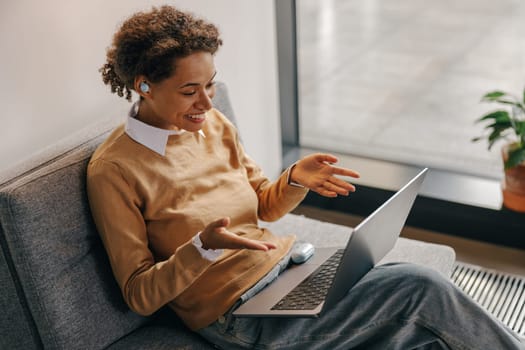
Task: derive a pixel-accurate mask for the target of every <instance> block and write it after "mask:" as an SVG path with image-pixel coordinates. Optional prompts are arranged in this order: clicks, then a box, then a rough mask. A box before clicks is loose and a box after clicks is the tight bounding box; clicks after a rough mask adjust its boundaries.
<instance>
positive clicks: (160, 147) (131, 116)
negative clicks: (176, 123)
mask: <svg viewBox="0 0 525 350" xmlns="http://www.w3.org/2000/svg"><path fill="white" fill-rule="evenodd" d="M139 102H140V101H137V102H135V103H134V104H133V106H131V109H130V110H129V113H128V119H127V120H126V129H125V130H126V134H128V136H129V137H131V138H132V139H133V140H135V141H136V142H138V143H140V144H141V145H143V146H145V147H147V148H149V149H150V150H152V151H154V152H156V153H158V154H160V155H161V156H163V157H164V156H166V145H167V143H168V137H170V136H171V135H180V134H183V133H185V132H187V131H186V130H166V129H161V128H157V127H155V126H151V125H149V124H146V123H144V122H142V121H140V120H138V119H137V118H136V117H137V114H138V112H139ZM198 132H199V135H201V136H202V137H206V135H205V134H204V132H203V131H202V130H199V131H198ZM191 242H192V244H193V246H194V247H195V248H197V250H198V251H199V253H200V254H201V256H202V257H203V258H204V259H207V260H209V261H215V260H217V258H218V257H219V256H220V255H221V254H222V252H223V250H222V249H204V248H202V242H201V239H200V232H198V233H197V234H196V235H195V236H194V237H193V238H192V240H191Z"/></svg>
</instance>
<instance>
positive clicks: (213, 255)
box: [191, 232, 223, 261]
mask: <svg viewBox="0 0 525 350" xmlns="http://www.w3.org/2000/svg"><path fill="white" fill-rule="evenodd" d="M191 243H192V244H193V245H194V246H195V248H197V250H198V251H199V253H200V254H201V256H202V257H203V258H204V259H206V260H209V261H215V260H217V258H218V257H219V256H221V254H222V252H223V249H204V248H203V247H202V241H201V233H200V232H199V233H197V234H196V235H195V236H194V237H193V238H192V240H191Z"/></svg>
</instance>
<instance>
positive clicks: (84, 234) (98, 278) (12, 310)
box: [0, 84, 455, 350]
mask: <svg viewBox="0 0 525 350" xmlns="http://www.w3.org/2000/svg"><path fill="white" fill-rule="evenodd" d="M214 102H215V105H216V106H217V107H218V109H220V110H222V111H223V112H224V113H225V114H226V115H227V116H228V117H230V118H231V119H232V120H233V119H234V116H233V112H232V109H231V106H230V103H229V100H228V96H227V92H226V89H225V86H224V85H223V84H218V92H217V95H216V97H215V99H214ZM118 122H120V121H112V122H103V123H99V124H97V125H95V126H93V127H90V128H88V129H87V130H83V131H82V132H79V133H77V134H75V135H73V136H71V137H69V138H68V139H66V140H63V141H60V142H58V143H57V144H56V145H52V146H50V147H49V148H48V149H46V150H44V151H42V152H41V153H40V154H38V155H35V156H34V157H32V158H30V159H29V160H27V161H26V162H23V163H22V164H19V165H17V166H16V167H14V168H12V169H8V170H5V171H3V172H2V173H0V224H1V226H0V244H1V248H2V249H1V251H0V285H1V287H2V288H1V291H0V310H1V312H2V317H1V318H0V330H1V334H0V349H41V348H45V349H68V350H70V349H180V348H184V349H211V348H213V346H211V345H210V344H209V343H207V342H206V341H205V340H203V339H202V338H200V337H199V336H198V335H195V334H194V333H192V332H190V331H188V329H187V328H186V327H185V326H184V325H183V324H182V323H181V322H180V321H179V320H178V319H176V317H174V316H173V315H172V314H171V312H169V310H166V309H162V310H160V311H159V312H158V313H156V314H154V315H153V316H151V317H141V316H139V315H136V314H134V313H133V312H131V311H130V310H129V309H128V307H127V306H126V304H125V303H124V301H123V299H122V297H121V294H120V290H119V288H118V286H117V284H116V282H115V281H114V279H113V276H112V273H111V269H110V267H109V263H108V260H107V257H106V254H105V251H104V248H103V246H102V244H101V241H100V239H99V237H98V235H97V231H96V229H95V226H94V224H93V222H92V219H91V215H90V211H89V206H88V202H87V198H86V191H85V170H86V165H87V162H88V160H89V158H90V156H91V154H92V152H93V151H94V150H95V148H96V147H97V145H98V144H100V142H102V140H104V138H105V137H106V136H107V135H108V132H109V130H111V129H112V128H113V127H114V126H115V125H116V124H117V123H118ZM262 224H263V225H267V226H269V227H270V228H271V229H273V230H274V231H275V232H276V233H289V232H293V233H296V234H297V235H298V236H299V237H300V238H301V239H305V240H309V241H311V242H313V243H314V244H315V245H317V246H334V245H342V244H344V242H345V241H346V240H347V239H348V237H349V235H350V234H351V229H350V228H348V227H345V226H340V225H334V224H329V223H323V222H320V221H316V220H312V219H308V218H305V217H302V216H298V215H293V214H289V215H287V216H285V217H284V218H283V219H281V220H279V221H277V222H274V223H262ZM319 233H322V234H319ZM454 258H455V256H454V251H453V250H452V249H451V248H450V247H446V246H440V245H435V244H427V243H422V242H417V241H412V240H407V239H399V241H398V243H397V245H396V247H395V248H394V250H393V251H392V252H391V253H390V254H389V255H388V256H387V257H386V258H385V261H410V262H414V263H418V264H423V265H427V266H430V267H432V268H434V269H436V270H438V271H440V272H441V273H443V274H445V275H448V274H449V273H450V271H451V269H452V265H453V262H454Z"/></svg>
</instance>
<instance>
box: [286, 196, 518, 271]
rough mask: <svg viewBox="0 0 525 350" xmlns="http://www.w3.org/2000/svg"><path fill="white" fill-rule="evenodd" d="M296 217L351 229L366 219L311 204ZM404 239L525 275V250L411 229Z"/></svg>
mask: <svg viewBox="0 0 525 350" xmlns="http://www.w3.org/2000/svg"><path fill="white" fill-rule="evenodd" d="M294 214H300V215H304V216H306V217H310V218H314V219H318V220H322V221H325V222H331V223H335V224H340V225H345V226H350V227H355V226H357V224H359V222H361V220H362V217H359V216H355V215H349V214H344V213H340V212H335V211H330V210H325V209H319V208H315V207H312V206H307V205H300V206H299V207H298V208H296V209H295V210H294ZM401 236H402V237H406V238H411V239H416V240H420V241H425V242H432V243H439V244H445V245H448V246H451V247H452V248H454V250H455V251H456V260H457V261H461V262H465V263H468V264H473V265H477V266H481V267H485V268H488V269H492V270H497V271H500V272H504V273H509V274H513V275H517V276H525V250H520V249H513V248H509V247H503V246H498V245H494V244H489V243H484V242H479V241H474V240H469V239H464V238H460V237H456V236H451V235H447V234H443V233H439V232H434V231H429V230H423V229H420V228H415V227H409V226H406V227H405V228H404V229H403V230H402V232H401Z"/></svg>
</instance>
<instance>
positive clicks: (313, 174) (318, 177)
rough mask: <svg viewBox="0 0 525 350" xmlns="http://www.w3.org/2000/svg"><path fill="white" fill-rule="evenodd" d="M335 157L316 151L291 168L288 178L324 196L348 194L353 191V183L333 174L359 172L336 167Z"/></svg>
mask: <svg viewBox="0 0 525 350" xmlns="http://www.w3.org/2000/svg"><path fill="white" fill-rule="evenodd" d="M335 163H337V158H336V157H334V156H332V155H331V154H323V153H316V154H311V155H309V156H306V157H304V158H303V159H301V160H300V161H298V162H297V163H296V164H295V166H294V167H293V168H292V170H291V173H290V180H291V181H294V182H296V183H298V184H300V185H303V186H304V187H307V188H309V189H310V190H312V191H314V192H317V193H319V194H320V195H322V196H325V197H337V195H343V196H348V194H349V193H350V192H354V191H355V187H354V185H352V184H350V183H348V182H346V181H344V180H342V179H339V178H337V177H336V176H335V175H342V176H350V177H355V178H358V177H359V173H358V172H356V171H354V170H351V169H346V168H340V167H336V166H334V165H333V164H335Z"/></svg>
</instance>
